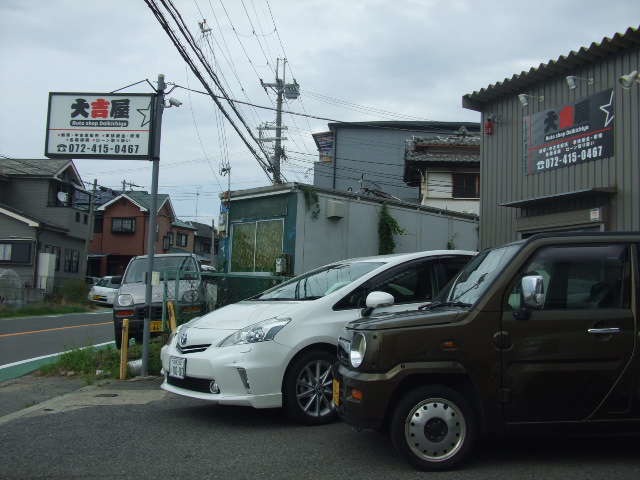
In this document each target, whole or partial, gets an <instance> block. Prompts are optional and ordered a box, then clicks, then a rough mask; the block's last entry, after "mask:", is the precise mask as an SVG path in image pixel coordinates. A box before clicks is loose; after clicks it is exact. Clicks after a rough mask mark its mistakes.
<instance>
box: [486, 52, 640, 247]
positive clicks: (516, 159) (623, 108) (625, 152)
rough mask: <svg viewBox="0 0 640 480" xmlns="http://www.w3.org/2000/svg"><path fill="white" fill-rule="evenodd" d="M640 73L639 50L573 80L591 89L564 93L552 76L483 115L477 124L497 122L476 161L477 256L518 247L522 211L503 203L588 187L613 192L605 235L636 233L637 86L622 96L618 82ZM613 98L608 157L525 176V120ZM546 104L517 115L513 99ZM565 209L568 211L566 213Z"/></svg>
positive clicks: (639, 185)
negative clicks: (591, 99)
mask: <svg viewBox="0 0 640 480" xmlns="http://www.w3.org/2000/svg"><path fill="white" fill-rule="evenodd" d="M639 67H640V49H637V48H636V49H630V50H627V51H625V52H623V53H621V54H615V55H612V56H610V57H607V58H603V60H602V61H601V62H600V63H597V64H593V65H591V66H590V67H588V68H580V69H577V70H576V71H575V72H572V74H573V75H576V76H578V77H582V78H585V79H586V78H589V77H592V78H593V79H594V84H593V85H588V84H587V82H586V81H578V83H577V88H576V89H575V90H569V88H568V87H567V84H566V81H565V76H564V74H562V75H557V76H553V77H550V78H548V79H547V80H546V81H544V82H540V83H539V84H536V85H534V87H533V88H530V89H529V90H528V91H524V92H521V91H514V92H513V94H512V95H510V96H508V97H503V98H501V99H499V100H498V101H496V102H493V103H490V104H487V105H486V106H485V107H484V108H483V112H482V121H483V122H484V121H485V119H486V118H487V116H488V115H489V114H493V115H495V116H496V117H497V123H496V125H495V128H494V134H493V135H491V136H487V135H485V136H483V139H482V144H481V161H480V165H481V166H480V171H481V175H480V181H481V187H480V197H481V199H480V243H481V247H482V248H487V247H491V246H495V245H499V244H502V243H505V242H509V241H513V240H517V239H518V232H517V231H516V221H515V219H516V216H518V215H520V209H518V208H510V207H501V206H499V205H500V204H501V203H506V202H511V201H515V200H523V199H527V198H534V197H539V196H544V195H554V194H559V193H563V192H570V191H575V190H581V189H588V188H592V187H608V186H615V187H616V188H617V193H616V194H614V195H612V196H611V198H610V200H609V204H608V205H609V208H610V215H609V220H608V224H607V225H606V228H607V229H608V230H627V231H629V230H639V229H640V171H639V169H640V167H639V166H638V162H639V161H640V145H639V143H640V140H639V138H640V85H638V84H634V85H633V87H632V88H631V89H630V90H624V89H623V88H622V87H621V86H620V84H619V83H618V78H619V76H620V75H623V74H627V73H629V72H630V71H632V70H638V69H639ZM609 88H613V89H614V91H615V115H616V116H615V121H614V122H615V123H614V155H613V157H611V158H606V159H601V160H593V161H588V162H585V163H581V164H577V165H574V166H569V167H564V168H559V169H556V170H551V171H545V172H541V173H537V174H531V175H527V173H526V165H525V162H524V158H523V155H524V150H523V117H524V116H526V115H529V114H533V113H536V112H539V111H543V110H546V109H549V108H553V107H556V106H559V105H564V104H573V103H576V102H577V101H579V100H580V99H582V98H585V97H587V96H589V95H592V94H594V93H597V92H600V91H602V90H606V89H609ZM519 93H526V94H529V95H531V96H532V97H536V96H540V95H543V96H544V100H543V101H542V102H538V101H537V99H535V98H530V99H529V105H528V106H527V107H522V106H521V104H520V102H519V101H518V96H517V95H518V94H519ZM567 207H568V208H570V207H569V205H567Z"/></svg>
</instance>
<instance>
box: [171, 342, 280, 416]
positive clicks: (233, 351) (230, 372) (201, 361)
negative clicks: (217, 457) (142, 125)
mask: <svg viewBox="0 0 640 480" xmlns="http://www.w3.org/2000/svg"><path fill="white" fill-rule="evenodd" d="M289 353H290V349H289V347H285V346H284V345H281V344H279V343H277V342H274V341H269V342H262V343H256V344H248V345H235V346H231V347H222V348H219V347H215V346H211V347H209V348H207V349H206V350H204V351H202V352H197V353H188V354H183V353H181V352H179V351H178V350H177V348H176V347H175V340H174V341H173V342H172V344H171V345H165V346H164V347H163V348H162V350H161V353H160V357H161V359H162V368H163V372H164V382H163V383H162V385H161V388H162V389H164V390H166V391H168V392H172V393H176V394H178V395H183V396H186V397H191V398H198V399H201V400H208V401H210V402H214V403H217V404H223V405H244V406H250V407H254V408H278V407H281V406H282V378H283V376H284V370H285V367H286V364H287V359H288V355H289ZM170 357H179V358H185V359H186V370H185V378H184V379H178V378H175V377H170V376H169V358H170ZM212 381H215V383H216V384H217V386H218V387H219V389H220V393H211V392H210V390H209V386H210V384H211V382H212Z"/></svg>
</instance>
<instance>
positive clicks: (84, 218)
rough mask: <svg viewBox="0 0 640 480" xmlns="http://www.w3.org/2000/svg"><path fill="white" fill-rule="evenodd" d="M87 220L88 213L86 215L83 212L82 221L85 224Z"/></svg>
mask: <svg viewBox="0 0 640 480" xmlns="http://www.w3.org/2000/svg"><path fill="white" fill-rule="evenodd" d="M88 221H89V215H87V214H86V213H85V214H84V217H83V218H82V223H84V224H85V225H86V224H87V222H88Z"/></svg>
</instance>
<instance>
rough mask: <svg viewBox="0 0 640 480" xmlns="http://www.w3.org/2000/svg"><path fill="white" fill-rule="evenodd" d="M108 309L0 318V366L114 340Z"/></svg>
mask: <svg viewBox="0 0 640 480" xmlns="http://www.w3.org/2000/svg"><path fill="white" fill-rule="evenodd" d="M111 315H112V313H111V310H110V309H101V310H99V311H97V312H89V313H70V314H66V315H46V316H38V317H21V318H2V319H0V366H2V365H6V364H8V363H13V362H17V361H20V360H26V359H28V358H34V357H40V356H43V355H49V354H52V353H58V352H63V351H65V350H70V349H72V348H76V347H84V346H87V345H95V344H97V343H103V342H108V341H112V340H113V322H112V320H111V319H112V317H111Z"/></svg>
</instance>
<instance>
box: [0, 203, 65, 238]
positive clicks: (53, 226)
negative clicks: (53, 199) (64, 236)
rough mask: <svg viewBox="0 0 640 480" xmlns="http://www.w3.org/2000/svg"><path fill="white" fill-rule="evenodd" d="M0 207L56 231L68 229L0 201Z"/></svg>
mask: <svg viewBox="0 0 640 480" xmlns="http://www.w3.org/2000/svg"><path fill="white" fill-rule="evenodd" d="M0 208H3V209H5V210H8V211H9V212H13V213H15V214H16V215H20V216H21V217H24V218H27V219H29V220H32V221H34V222H36V223H39V224H40V225H41V226H43V227H48V228H49V229H51V230H58V231H61V232H68V231H69V229H68V228H65V227H62V226H60V225H56V224H55V223H51V222H50V221H48V220H42V219H40V218H38V217H34V216H33V215H31V214H29V213H25V212H23V211H22V210H19V209H17V208H14V207H11V206H9V205H6V204H4V203H0Z"/></svg>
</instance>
